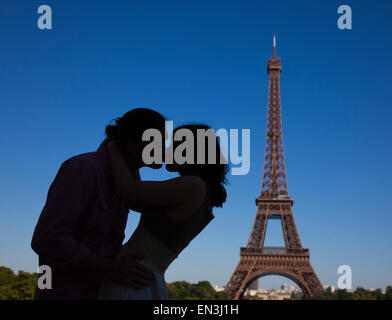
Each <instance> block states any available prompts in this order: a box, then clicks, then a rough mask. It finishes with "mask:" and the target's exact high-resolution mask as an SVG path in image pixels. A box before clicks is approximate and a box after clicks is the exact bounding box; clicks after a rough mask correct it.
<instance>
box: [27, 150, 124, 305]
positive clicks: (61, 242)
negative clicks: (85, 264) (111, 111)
mask: <svg viewBox="0 0 392 320" xmlns="http://www.w3.org/2000/svg"><path fill="white" fill-rule="evenodd" d="M128 212H129V209H128V205H127V202H126V201H125V200H124V199H122V198H120V197H118V196H117V195H116V194H115V192H114V182H113V179H112V173H111V167H110V161H109V155H108V154H107V150H106V148H105V146H101V147H100V148H99V149H98V150H97V151H96V152H90V153H85V154H82V155H78V156H75V157H73V158H71V159H68V160H67V161H65V162H64V163H63V164H62V165H61V168H60V170H59V172H58V173H57V176H56V178H55V179H54V181H53V183H52V185H51V186H50V188H49V192H48V196H47V199H46V203H45V206H44V208H43V210H42V212H41V215H40V217H39V220H38V223H37V226H36V228H35V231H34V235H33V239H32V242H31V246H32V248H33V250H34V251H35V252H36V253H37V254H38V256H39V264H40V265H48V266H50V267H51V269H52V289H43V290H41V289H39V288H38V287H37V288H36V293H35V298H36V299H95V298H96V295H97V292H98V290H99V286H100V284H101V281H102V280H103V279H102V277H101V276H100V275H98V274H93V273H91V274H89V273H86V272H80V271H79V272H78V271H76V270H74V266H75V264H77V263H79V262H80V261H81V260H83V259H84V258H86V257H87V256H88V255H89V254H91V253H94V254H96V255H98V256H101V257H103V258H114V257H115V256H116V253H117V252H118V250H119V248H120V247H121V245H122V242H123V240H124V231H125V227H126V223H127V218H128Z"/></svg>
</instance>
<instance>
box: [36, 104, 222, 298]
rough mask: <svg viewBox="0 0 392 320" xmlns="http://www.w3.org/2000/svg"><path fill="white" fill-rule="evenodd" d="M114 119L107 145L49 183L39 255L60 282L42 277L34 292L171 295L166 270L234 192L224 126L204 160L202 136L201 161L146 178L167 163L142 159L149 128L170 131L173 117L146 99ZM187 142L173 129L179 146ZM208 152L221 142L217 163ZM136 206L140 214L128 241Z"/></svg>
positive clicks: (65, 168) (77, 158) (66, 166)
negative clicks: (224, 152)
mask: <svg viewBox="0 0 392 320" xmlns="http://www.w3.org/2000/svg"><path fill="white" fill-rule="evenodd" d="M115 122H116V123H115V125H108V126H107V127H106V130H105V132H106V136H107V137H106V139H105V140H104V141H103V142H102V144H101V145H100V147H99V148H98V150H97V151H95V152H89V153H85V154H81V155H77V156H75V157H72V158H70V159H68V160H66V161H65V162H64V163H63V164H62V165H61V167H60V169H59V171H58V173H57V175H56V177H55V179H54V181H53V182H52V184H51V186H50V188H49V191H48V195H47V199H46V203H45V206H44V208H43V210H42V212H41V215H40V217H39V220H38V223H37V225H36V227H35V230H34V235H33V238H32V242H31V246H32V248H33V250H34V251H35V252H36V253H37V254H38V256H39V265H40V266H47V267H50V269H49V270H50V271H51V272H50V282H51V283H50V285H45V286H42V285H40V280H39V279H38V282H37V287H36V291H35V299H39V300H46V299H67V300H82V299H83V300H95V299H101V300H112V299H115V300H150V299H154V300H165V299H168V292H167V288H166V282H165V271H166V270H167V268H168V267H169V266H170V264H171V263H172V262H173V260H174V259H176V258H177V257H178V255H179V254H180V253H181V252H182V251H183V250H184V249H185V248H186V247H187V246H188V245H189V243H190V242H191V241H192V240H193V239H194V238H195V237H196V236H197V235H198V234H199V233H200V232H201V231H202V230H203V229H204V228H205V227H206V226H207V225H208V224H209V223H210V222H211V220H212V219H213V218H214V215H213V212H212V209H213V208H214V207H222V204H223V203H224V202H225V201H226V190H225V188H224V184H225V183H226V174H227V172H228V166H227V164H226V163H225V162H224V161H222V158H221V150H220V145H219V142H218V139H217V138H216V136H215V139H216V144H215V147H214V149H211V148H210V147H207V145H208V143H204V146H205V150H204V157H205V161H204V163H205V164H199V163H200V162H199V161H196V160H198V159H199V158H198V156H199V157H200V154H199V155H198V154H197V153H198V152H199V151H200V150H199V151H198V148H197V146H196V143H197V142H196V139H193V143H194V146H193V147H194V148H193V150H194V152H193V158H194V159H193V160H194V161H190V162H191V163H186V162H185V163H181V164H180V163H178V162H176V159H174V161H173V163H172V164H169V163H167V164H166V170H167V171H170V172H177V173H178V174H179V176H178V177H176V178H174V179H170V180H164V181H143V180H141V179H140V175H139V169H140V168H142V167H145V166H148V167H151V168H154V169H159V168H161V167H162V164H156V163H153V164H149V165H147V164H146V163H145V162H144V161H143V157H142V153H143V149H144V148H145V146H146V145H147V144H148V143H149V142H146V141H143V139H142V137H143V133H144V132H145V131H146V130H148V129H156V130H159V132H161V134H162V137H167V132H166V128H165V118H164V117H163V116H162V115H161V114H160V113H158V112H156V111H153V110H150V109H145V108H137V109H133V110H131V111H129V112H127V113H126V114H124V115H123V116H122V117H121V118H118V119H116V121H115ZM180 129H188V130H190V131H191V132H192V133H193V135H194V137H195V136H196V132H197V130H198V129H204V130H207V129H209V127H208V126H205V125H201V124H200V125H198V124H191V125H183V126H181V127H178V128H175V129H174V132H173V136H174V134H175V133H176V132H177V131H178V130H180ZM205 139H206V140H207V139H208V137H207V135H206V136H205ZM176 140H177V139H176ZM198 140H199V139H198ZM181 142H182V141H174V139H172V143H173V145H172V146H171V147H172V148H173V150H176V148H177V147H178V146H179V145H180V144H181ZM205 142H206V141H205ZM164 148H165V144H164V143H163V146H162V149H163V150H162V154H165V152H163V151H164ZM209 152H210V153H211V152H215V156H216V157H215V159H216V163H215V164H208V161H207V159H209V157H208V156H209V154H208V153H209ZM129 210H133V211H137V212H140V213H141V215H140V220H139V223H138V226H137V227H136V229H135V231H134V233H133V234H132V236H131V237H130V239H129V240H128V241H127V242H126V243H125V244H123V240H124V237H125V233H124V231H125V227H126V224H127V217H128V213H129Z"/></svg>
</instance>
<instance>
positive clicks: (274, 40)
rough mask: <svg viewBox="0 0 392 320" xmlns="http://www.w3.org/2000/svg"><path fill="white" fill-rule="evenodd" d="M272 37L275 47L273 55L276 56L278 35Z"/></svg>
mask: <svg viewBox="0 0 392 320" xmlns="http://www.w3.org/2000/svg"><path fill="white" fill-rule="evenodd" d="M272 39H273V40H272V43H273V48H274V51H273V52H274V53H273V56H274V57H276V36H275V35H273V36H272Z"/></svg>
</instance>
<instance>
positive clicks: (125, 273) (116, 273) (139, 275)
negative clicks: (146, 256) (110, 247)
mask: <svg viewBox="0 0 392 320" xmlns="http://www.w3.org/2000/svg"><path fill="white" fill-rule="evenodd" d="M141 258H142V256H141V255H128V256H125V257H121V258H120V259H118V260H112V261H111V266H110V267H109V270H108V277H109V278H110V279H111V280H112V281H113V282H116V283H118V284H121V285H124V286H127V287H131V288H133V289H140V288H143V287H146V286H149V285H151V284H152V283H153V281H154V276H153V273H152V272H151V270H150V269H148V268H147V267H146V266H144V265H142V264H141V263H139V261H138V260H140V259H141Z"/></svg>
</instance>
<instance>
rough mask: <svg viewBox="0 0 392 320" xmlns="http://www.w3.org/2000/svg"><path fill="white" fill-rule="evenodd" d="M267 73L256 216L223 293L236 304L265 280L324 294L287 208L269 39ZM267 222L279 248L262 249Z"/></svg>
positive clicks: (275, 61) (277, 67) (275, 63)
mask: <svg viewBox="0 0 392 320" xmlns="http://www.w3.org/2000/svg"><path fill="white" fill-rule="evenodd" d="M267 70H268V74H269V79H270V80H269V97H268V113H267V135H266V146H265V159H264V172H263V181H262V187H261V194H260V196H259V197H258V198H257V199H256V205H257V212H256V217H255V220H254V223H253V228H252V231H251V234H250V236H249V240H248V243H247V245H246V247H243V248H241V251H240V262H239V264H238V265H237V267H236V269H235V271H234V273H233V275H232V276H231V278H230V280H229V282H228V283H227V285H226V287H225V291H226V293H227V296H228V298H229V299H240V298H242V296H243V294H244V292H245V290H246V288H247V287H248V286H249V285H250V284H251V283H252V282H253V281H254V280H256V279H258V278H260V277H263V276H267V275H281V276H283V277H286V278H289V279H291V280H292V281H294V282H295V283H296V284H297V285H298V286H299V287H300V288H301V289H302V292H303V294H304V296H305V297H306V298H311V297H313V296H314V295H316V294H318V293H321V292H323V290H324V289H323V286H322V284H321V282H320V280H319V279H318V277H317V275H316V273H315V271H314V270H313V268H312V266H311V264H310V254H309V249H305V248H303V246H302V243H301V240H300V237H299V234H298V231H297V227H296V225H295V220H294V215H293V213H292V209H291V208H292V206H293V203H294V200H293V199H292V198H290V197H289V194H288V190H287V180H286V169H285V163H284V153H283V134H282V114H281V105H280V84H279V79H280V73H281V71H282V66H281V62H280V59H279V58H278V57H277V56H276V38H275V36H274V37H273V55H272V57H271V58H270V59H269V61H268V68H267ZM270 219H280V221H281V224H282V230H283V237H284V242H285V246H284V247H265V246H264V239H265V231H266V228H267V223H268V221H269V220H270Z"/></svg>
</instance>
